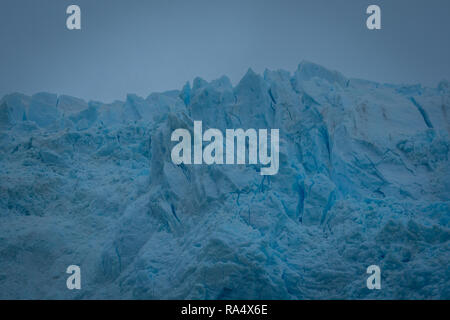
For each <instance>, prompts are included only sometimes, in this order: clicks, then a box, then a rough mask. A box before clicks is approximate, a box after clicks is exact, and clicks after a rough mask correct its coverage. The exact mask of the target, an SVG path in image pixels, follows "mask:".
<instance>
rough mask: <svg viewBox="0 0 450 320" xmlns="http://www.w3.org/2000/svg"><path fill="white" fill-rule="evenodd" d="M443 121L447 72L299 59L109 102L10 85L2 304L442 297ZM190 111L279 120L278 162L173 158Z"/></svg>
mask: <svg viewBox="0 0 450 320" xmlns="http://www.w3.org/2000/svg"><path fill="white" fill-rule="evenodd" d="M449 117H450V85H449V83H448V81H442V82H440V83H439V85H438V86H437V87H436V88H429V87H423V86H421V85H393V84H382V83H377V82H372V81H367V80H361V79H352V78H347V77H346V76H344V75H343V74H341V73H340V72H337V71H332V70H328V69H326V68H324V67H322V66H320V65H317V64H315V63H312V62H308V61H303V62H301V63H300V64H299V66H298V68H297V70H295V72H293V73H291V72H288V71H283V70H277V71H270V70H266V71H265V72H264V73H263V74H262V75H260V74H257V73H255V72H253V71H252V70H251V69H249V70H248V72H247V73H246V74H245V76H244V77H243V78H242V79H241V80H240V82H239V83H238V84H237V85H236V86H233V85H232V83H231V81H230V80H229V79H228V78H227V77H226V76H223V77H221V78H219V79H217V80H214V81H210V82H208V81H205V80H203V79H201V78H196V79H194V80H193V82H192V85H191V84H190V83H189V82H188V83H186V85H185V86H184V87H183V88H181V90H173V91H168V92H163V93H152V94H150V95H149V96H148V97H147V98H142V97H139V96H137V95H133V94H129V95H127V97H126V100H125V101H114V102H113V103H109V104H105V103H102V102H98V101H89V102H86V101H84V100H82V99H79V98H75V97H69V96H66V95H56V94H51V93H37V94H35V95H32V96H27V95H23V94H19V93H13V94H9V95H6V96H4V97H3V98H2V99H1V101H0V299H450V268H449V261H450V241H449V240H450V166H449V150H450V139H449V136H450V119H449ZM195 120H201V121H203V126H204V127H205V128H207V127H209V128H219V129H221V130H225V128H244V129H246V128H256V129H258V128H267V129H270V128H277V129H280V168H279V172H278V174H276V175H274V176H262V175H260V172H259V171H260V169H261V168H260V166H258V165H244V166H243V165H229V166H214V165H212V166H208V165H195V166H187V165H175V164H173V163H172V161H171V159H170V150H171V148H172V146H173V142H171V141H170V135H171V133H172V131H173V130H175V129H177V128H187V129H189V130H192V127H193V122H194V121H195ZM72 264H75V265H79V266H80V267H81V275H82V289H81V290H68V289H67V287H66V279H67V277H68V274H66V273H65V271H66V268H67V266H69V265H72ZM373 264H375V265H379V266H380V268H381V290H369V289H368V288H367V287H366V279H367V277H368V276H369V275H368V274H366V269H367V267H368V266H370V265H373Z"/></svg>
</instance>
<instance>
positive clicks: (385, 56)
mask: <svg viewBox="0 0 450 320" xmlns="http://www.w3.org/2000/svg"><path fill="white" fill-rule="evenodd" d="M70 4H77V5H79V6H80V7H81V16H82V22H81V23H82V30H81V31H69V30H67V29H66V18H67V15H66V8H67V6H68V5H70ZM370 4H378V5H379V6H380V7H381V10H382V30H377V31H370V30H368V29H367V28H366V23H365V21H366V18H367V15H366V13H365V11H366V8H367V6H368V5H370ZM449 35H450V1H448V0H427V1H425V0H420V1H419V0H389V1H380V0H370V1H366V0H342V1H336V0H333V1H331V0H328V1H324V0H266V1H265V0H231V1H230V0H229V1H225V0H222V1H217V0H201V1H199V0H182V1H179V0H155V1H153V0H145V1H144V0H120V1H119V0H95V1H94V0H70V1H66V0H1V1H0V41H1V42H0V46H1V50H0V96H3V95H4V94H6V93H11V92H16V91H18V92H23V93H26V94H33V93H36V92H39V91H49V92H54V93H57V94H69V95H73V96H77V97H81V98H84V99H87V100H89V99H94V100H101V101H105V102H111V101H113V100H115V99H120V100H123V99H124V98H125V95H126V93H136V94H138V95H140V96H143V97H146V96H147V95H148V94H150V93H151V92H155V91H165V90H171V89H180V88H181V87H182V86H183V84H184V83H185V82H186V81H192V80H193V78H195V77H196V76H200V77H202V78H204V79H206V80H212V79H215V78H218V77H220V76H221V75H227V76H229V77H230V78H231V80H232V82H233V83H234V84H236V83H237V82H238V81H239V80H240V78H241V77H242V76H243V75H244V74H245V72H246V71H247V69H248V68H249V67H251V68H253V69H254V70H255V71H256V72H263V71H264V69H265V68H269V69H280V68H281V69H286V70H288V71H294V70H295V69H296V67H297V65H298V63H299V62H300V61H301V60H303V59H305V60H310V61H313V62H316V63H319V64H322V65H324V66H325V67H328V68H330V69H335V70H338V71H341V72H342V73H343V74H344V75H346V76H348V77H357V78H364V79H369V80H375V81H380V82H392V83H418V82H420V83H422V84H424V85H427V86H433V87H434V86H436V85H437V83H438V82H439V81H440V80H441V79H444V78H446V79H449V80H450V41H449V37H450V36H449Z"/></svg>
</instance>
